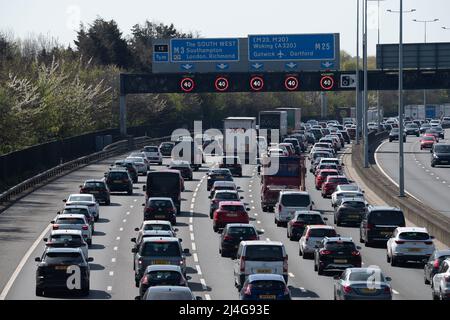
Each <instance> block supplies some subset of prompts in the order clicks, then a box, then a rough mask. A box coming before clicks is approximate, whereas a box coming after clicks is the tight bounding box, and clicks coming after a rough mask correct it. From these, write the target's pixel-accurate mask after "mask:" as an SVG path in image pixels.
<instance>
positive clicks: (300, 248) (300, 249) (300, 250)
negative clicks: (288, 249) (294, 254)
mask: <svg viewBox="0 0 450 320" xmlns="http://www.w3.org/2000/svg"><path fill="white" fill-rule="evenodd" d="M298 255H299V256H303V252H302V247H301V246H299V247H298ZM304 258H305V257H304V256H303V259H304Z"/></svg>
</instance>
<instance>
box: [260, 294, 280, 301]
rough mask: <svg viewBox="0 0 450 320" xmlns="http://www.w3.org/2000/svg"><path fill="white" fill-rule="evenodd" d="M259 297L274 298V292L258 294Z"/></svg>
mask: <svg viewBox="0 0 450 320" xmlns="http://www.w3.org/2000/svg"><path fill="white" fill-rule="evenodd" d="M259 298H260V299H271V300H274V299H275V298H276V297H275V295H274V294H260V295H259Z"/></svg>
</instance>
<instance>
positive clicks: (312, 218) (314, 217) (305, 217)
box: [297, 214, 323, 224]
mask: <svg viewBox="0 0 450 320" xmlns="http://www.w3.org/2000/svg"><path fill="white" fill-rule="evenodd" d="M297 221H303V222H305V223H306V224H323V219H322V217H321V216H320V215H318V214H299V215H298V216H297Z"/></svg>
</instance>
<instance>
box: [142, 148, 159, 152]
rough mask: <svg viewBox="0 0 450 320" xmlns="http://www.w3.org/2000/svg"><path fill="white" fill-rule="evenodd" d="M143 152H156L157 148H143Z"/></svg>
mask: <svg viewBox="0 0 450 320" xmlns="http://www.w3.org/2000/svg"><path fill="white" fill-rule="evenodd" d="M144 151H145V152H158V151H159V150H158V147H145V148H144Z"/></svg>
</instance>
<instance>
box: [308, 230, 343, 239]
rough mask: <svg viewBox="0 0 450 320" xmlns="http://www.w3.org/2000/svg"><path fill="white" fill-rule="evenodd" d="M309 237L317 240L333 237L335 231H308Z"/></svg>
mask: <svg viewBox="0 0 450 320" xmlns="http://www.w3.org/2000/svg"><path fill="white" fill-rule="evenodd" d="M309 236H310V237H317V238H324V237H335V236H336V231H335V230H334V229H310V230H309Z"/></svg>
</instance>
